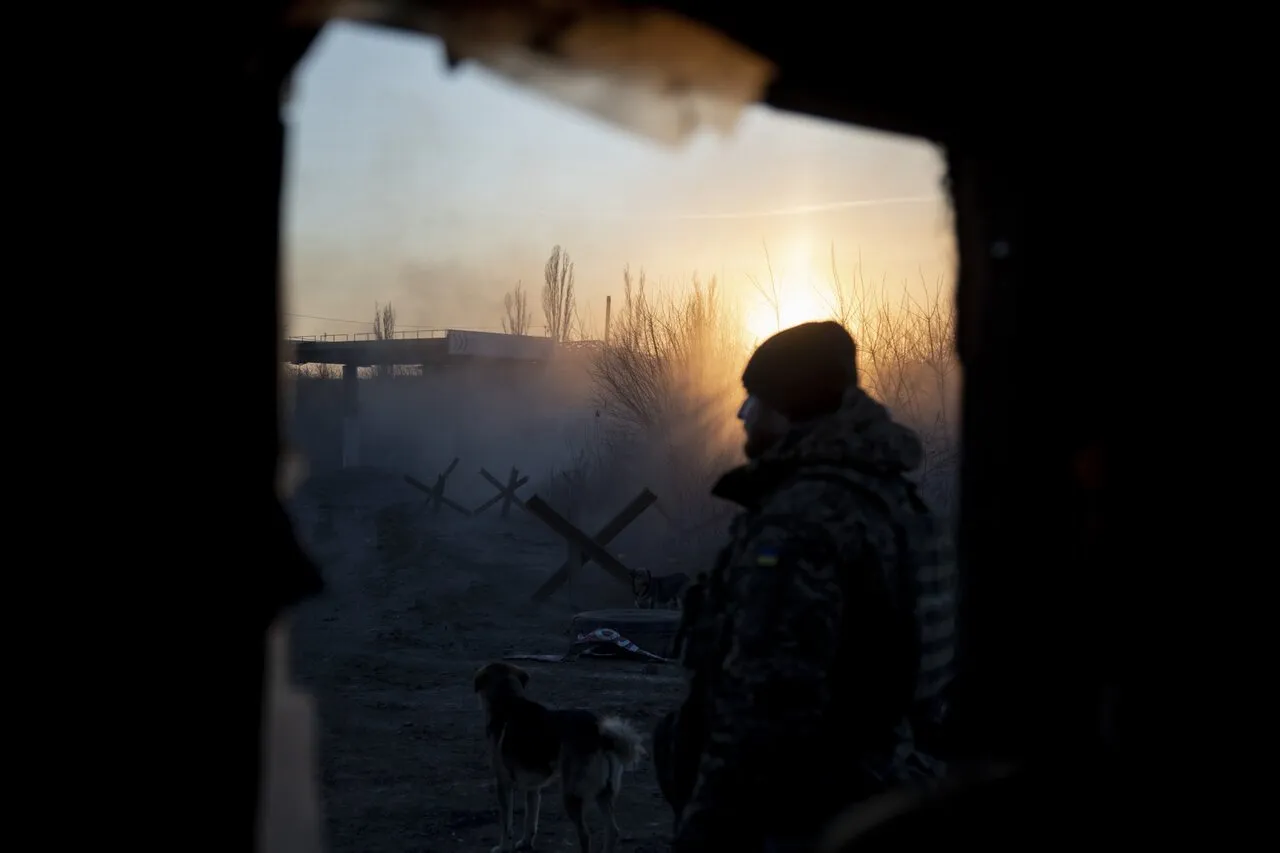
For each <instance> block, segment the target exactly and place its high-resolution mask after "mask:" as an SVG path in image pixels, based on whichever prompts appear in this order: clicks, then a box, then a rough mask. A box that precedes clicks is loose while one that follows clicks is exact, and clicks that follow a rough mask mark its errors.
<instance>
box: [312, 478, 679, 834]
mask: <svg viewBox="0 0 1280 853" xmlns="http://www.w3.org/2000/svg"><path fill="white" fill-rule="evenodd" d="M420 498H421V496H420V495H415V494H412V493H404V492H403V491H402V490H401V489H400V486H398V485H396V484H395V483H394V480H392V479H390V478H382V479H379V478H377V477H368V478H366V480H365V481H363V482H358V483H345V484H338V485H335V484H330V488H329V489H328V490H327V491H316V490H313V491H311V492H309V493H306V494H304V495H300V496H299V498H298V500H297V501H295V506H294V517H295V519H296V523H297V525H298V529H299V532H300V534H301V535H302V538H303V540H304V542H307V543H308V544H309V546H310V547H311V548H312V550H313V553H315V555H316V557H317V560H318V562H319V563H320V565H321V566H322V568H323V570H324V573H325V579H326V582H327V584H328V585H329V589H328V591H327V592H326V593H325V594H324V595H323V596H322V597H321V598H318V599H316V600H314V601H311V602H308V603H306V604H304V605H303V606H301V607H300V608H299V609H298V612H297V614H296V616H295V620H294V631H293V638H294V639H293V642H292V648H293V657H294V664H293V665H294V677H295V679H296V680H297V681H299V682H300V683H301V684H302V685H304V686H305V687H306V688H308V689H309V690H310V691H311V692H312V693H313V695H314V696H315V697H316V699H317V703H318V707H319V714H320V721H319V722H320V743H319V749H320V765H321V768H322V775H323V780H322V786H321V790H322V796H323V798H324V803H323V805H324V809H325V816H326V824H327V825H326V834H327V842H328V849H329V850H330V851H332V853H425V851H462V850H466V851H488V850H489V849H490V848H491V847H492V846H493V845H494V844H496V843H497V838H498V836H497V821H496V801H495V794H494V788H493V780H492V778H491V776H490V773H489V771H488V770H487V762H486V758H485V747H484V743H483V721H482V717H481V712H480V710H479V707H478V704H477V701H476V698H475V695H474V693H473V692H472V688H471V679H472V675H473V674H474V673H475V670H476V669H477V668H478V667H480V666H481V665H482V664H484V663H487V662H489V661H493V660H499V659H501V658H502V657H503V656H504V655H506V654H513V653H516V654H520V653H524V654H556V653H560V652H563V651H566V650H567V649H568V646H569V641H570V638H569V634H568V630H567V629H568V624H569V619H570V617H571V615H572V614H573V613H574V612H576V611H578V610H583V609H594V608H597V607H609V606H619V605H620V604H624V603H625V602H626V598H627V596H626V593H625V591H624V590H621V589H619V588H618V585H617V584H616V582H614V581H612V580H610V579H608V578H606V577H604V576H603V574H601V577H600V579H599V580H598V581H595V580H592V581H584V582H582V583H580V584H577V585H576V588H575V589H574V590H572V591H571V593H569V594H566V593H561V594H559V595H558V596H557V597H556V600H553V601H552V602H550V603H548V604H545V605H534V604H533V603H532V602H531V601H530V600H529V599H530V594H531V593H532V591H533V590H534V589H536V588H537V586H538V585H539V584H540V583H541V582H542V580H544V579H545V578H546V577H547V576H548V575H549V574H550V573H551V572H552V571H553V570H554V569H555V568H556V566H557V565H559V563H560V562H561V560H562V559H563V556H564V550H565V549H564V545H563V544H561V543H559V542H558V541H557V540H556V539H555V538H554V537H553V535H552V534H550V533H549V532H547V531H546V530H545V529H543V528H542V527H541V525H540V524H539V523H538V522H537V521H536V520H534V519H532V518H531V517H529V516H527V515H524V514H520V516H519V517H518V518H511V519H508V520H505V521H503V520H500V519H498V518H497V516H496V514H495V515H494V516H493V517H492V518H485V519H460V518H459V519H456V520H455V519H454V518H453V517H450V516H447V515H441V516H431V515H430V514H429V513H426V512H424V511H422V507H421V502H420ZM392 503H395V504H401V503H403V504H405V505H407V506H409V507H411V508H412V509H411V511H410V512H409V514H408V517H409V518H410V519H411V520H412V524H413V529H412V538H413V547H412V550H411V551H410V552H409V553H408V554H406V555H405V556H402V557H400V558H398V559H394V560H389V559H387V558H386V555H385V553H384V554H379V552H378V551H377V549H376V544H375V537H374V532H373V531H374V523H373V520H372V519H373V515H374V513H375V512H376V511H377V510H378V509H379V508H382V507H385V506H386V505H388V504H392ZM321 504H327V505H329V506H332V507H333V509H332V510H331V511H330V512H329V513H328V514H329V515H330V517H331V518H332V526H331V527H330V529H329V530H328V532H327V533H319V532H317V530H318V527H317V526H318V525H321V526H323V525H322V524H321V523H320V522H319V521H318V519H319V518H320V517H321V516H320V515H319V514H318V512H319V511H318V506H320V505H321ZM589 571H593V572H594V571H597V570H595V569H590V570H589ZM521 665H522V666H524V667H526V668H527V669H528V670H529V672H530V673H531V676H532V678H531V679H530V684H529V694H530V696H531V698H534V699H536V700H538V701H541V702H543V703H545V704H547V705H551V706H553V707H561V708H566V707H582V708H588V709H590V710H592V711H595V712H597V713H600V714H617V715H619V716H622V717H624V718H626V719H628V720H630V721H631V722H632V723H633V724H634V725H636V726H637V728H638V729H640V730H641V731H642V732H644V733H645V734H646V736H648V735H649V734H650V733H651V732H652V730H653V727H654V725H656V723H657V721H658V719H659V718H660V717H661V715H662V714H663V713H665V712H666V711H667V710H669V709H670V708H672V707H674V706H675V704H676V703H677V702H678V701H679V697H680V693H681V688H682V683H683V682H682V678H681V675H680V671H679V669H678V668H677V667H676V666H674V665H657V666H655V665H645V664H642V663H637V662H624V661H577V662H571V663H536V662H527V661H526V662H521ZM618 806H619V810H618V823H619V825H620V827H621V829H622V843H621V845H620V848H621V849H622V850H625V851H634V853H656V852H657V851H660V850H665V849H666V848H667V843H668V841H669V835H670V827H671V816H670V811H669V810H668V809H667V807H666V805H665V803H664V802H663V801H662V798H661V795H660V794H659V792H658V786H657V781H656V779H655V777H654V772H653V766H652V762H651V760H646V761H645V762H644V763H642V764H641V766H640V767H639V768H638V769H637V770H635V771H633V772H631V773H628V774H627V776H626V778H625V779H624V782H623V790H622V793H621V796H620V798H619V804H618ZM593 818H594V820H593V821H592V819H593ZM520 820H521V814H520V806H519V805H517V812H516V821H517V834H518V831H519V822H520ZM588 820H589V821H592V822H591V827H592V829H593V830H594V831H596V832H599V831H600V830H601V829H602V827H603V824H602V819H601V817H600V816H599V815H598V814H590V815H589V818H588ZM538 847H539V849H542V850H575V849H576V848H577V842H576V838H575V836H574V833H573V830H572V828H571V826H570V824H569V823H568V821H567V819H566V818H565V817H564V813H563V810H562V808H561V805H560V802H559V793H558V790H557V789H552V790H551V791H550V792H549V796H547V797H544V799H543V808H542V820H541V823H540V828H539V843H538Z"/></svg>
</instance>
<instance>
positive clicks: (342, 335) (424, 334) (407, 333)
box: [288, 329, 449, 341]
mask: <svg viewBox="0 0 1280 853" xmlns="http://www.w3.org/2000/svg"><path fill="white" fill-rule="evenodd" d="M448 331H449V330H448V329H402V330H399V331H397V332H395V333H394V334H393V335H392V336H391V337H393V338H395V339H396V340H406V339H407V340H414V339H426V338H443V337H444V336H445V335H446V334H447V333H448ZM288 339H289V340H291V341H373V340H377V339H378V338H377V335H375V334H374V333H373V332H331V333H329V334H324V335H290V336H289V338H288Z"/></svg>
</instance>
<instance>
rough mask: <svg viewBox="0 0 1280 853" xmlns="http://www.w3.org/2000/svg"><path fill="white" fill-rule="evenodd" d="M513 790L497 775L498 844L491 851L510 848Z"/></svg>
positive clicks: (496, 851) (504, 850)
mask: <svg viewBox="0 0 1280 853" xmlns="http://www.w3.org/2000/svg"><path fill="white" fill-rule="evenodd" d="M514 794H515V792H514V791H512V790H511V786H510V785H509V784H507V781H506V780H505V779H503V778H502V776H501V775H499V776H498V846H497V847H494V848H493V850H492V851H491V853H506V851H508V850H510V849H511V834H512V833H511V830H512V828H513V827H512V823H513V822H514V821H513V816H512V813H511V812H512V809H513V807H514V800H515V796H514Z"/></svg>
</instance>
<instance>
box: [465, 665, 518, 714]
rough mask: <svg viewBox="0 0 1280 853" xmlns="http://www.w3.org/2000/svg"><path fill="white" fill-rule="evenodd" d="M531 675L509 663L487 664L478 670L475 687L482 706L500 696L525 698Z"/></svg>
mask: <svg viewBox="0 0 1280 853" xmlns="http://www.w3.org/2000/svg"><path fill="white" fill-rule="evenodd" d="M528 684H529V673H527V672H525V671H524V670H523V669H521V668H520V667H518V666H514V665H512V664H509V663H501V662H499V663H487V664H485V665H484V666H482V667H480V668H479V669H478V670H476V677H475V679H474V686H475V691H476V695H478V696H479V697H480V703H481V705H485V706H487V705H488V704H489V703H490V702H492V701H493V700H494V699H496V698H498V697H500V696H523V695H524V688H525V687H526V686H527V685H528Z"/></svg>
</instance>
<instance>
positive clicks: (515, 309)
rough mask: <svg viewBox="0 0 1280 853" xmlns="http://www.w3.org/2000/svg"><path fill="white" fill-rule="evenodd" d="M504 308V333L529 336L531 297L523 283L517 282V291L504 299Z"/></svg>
mask: <svg viewBox="0 0 1280 853" xmlns="http://www.w3.org/2000/svg"><path fill="white" fill-rule="evenodd" d="M570 286H572V285H570ZM502 307H503V309H504V310H505V311H506V316H505V317H503V318H502V331H504V332H506V333H507V334H508V335H527V334H529V320H530V317H529V295H528V294H527V293H525V291H524V286H523V285H522V284H521V282H518V281H517V282H516V286H515V289H514V290H511V291H509V292H508V293H507V294H506V295H505V296H503V297H502Z"/></svg>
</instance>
